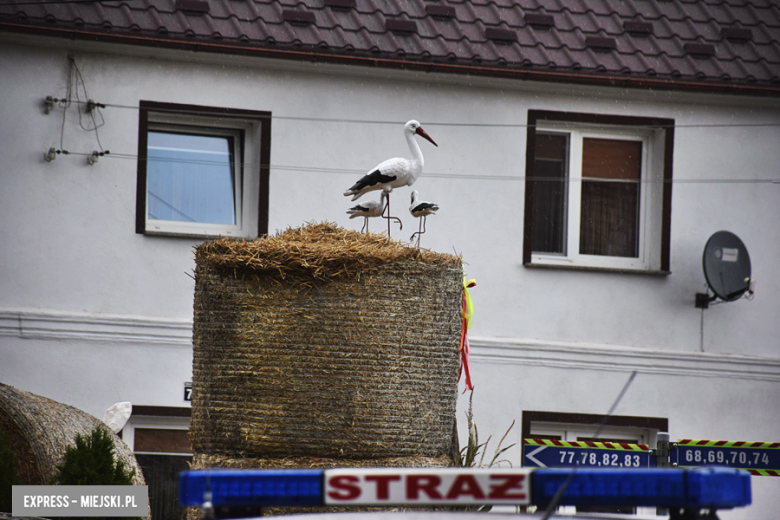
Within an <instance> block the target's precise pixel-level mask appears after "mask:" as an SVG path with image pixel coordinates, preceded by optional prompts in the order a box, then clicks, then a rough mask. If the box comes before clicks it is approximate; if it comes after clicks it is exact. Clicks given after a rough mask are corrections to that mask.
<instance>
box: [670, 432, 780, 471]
mask: <svg viewBox="0 0 780 520" xmlns="http://www.w3.org/2000/svg"><path fill="white" fill-rule="evenodd" d="M670 459H671V461H672V462H676V463H677V465H678V466H679V467H683V468H685V467H696V466H726V467H729V468H737V469H744V470H747V471H749V472H750V473H751V474H752V475H764V476H773V477H780V442H744V441H709V440H697V439H679V440H678V441H677V449H676V450H673V451H672V452H671V453H670Z"/></svg>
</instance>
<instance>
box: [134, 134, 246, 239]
mask: <svg viewBox="0 0 780 520" xmlns="http://www.w3.org/2000/svg"><path fill="white" fill-rule="evenodd" d="M232 149H233V138H232V137H230V136H203V135H186V134H174V133H167V132H151V131H150V132H149V137H148V147H147V158H148V159H147V166H146V176H147V181H146V182H147V190H148V197H147V207H148V215H149V218H150V219H155V220H176V221H184V222H204V223H211V224H231V225H232V224H235V223H236V207H235V189H234V187H235V172H234V169H233V158H232V153H231V151H232Z"/></svg>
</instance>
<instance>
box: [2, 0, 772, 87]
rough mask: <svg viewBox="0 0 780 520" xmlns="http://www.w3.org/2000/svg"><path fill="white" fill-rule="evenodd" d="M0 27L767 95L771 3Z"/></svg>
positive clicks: (551, 5)
mask: <svg viewBox="0 0 780 520" xmlns="http://www.w3.org/2000/svg"><path fill="white" fill-rule="evenodd" d="M0 30H4V31H26V32H33V33H37V34H47V35H55V36H63V37H70V38H80V37H82V38H86V39H90V40H95V39H103V40H106V41H121V42H123V43H135V44H139V45H144V44H147V45H156V46H164V45H170V46H171V47H186V46H188V45H194V44H197V45H198V48H199V49H200V50H202V51H209V50H212V51H214V52H241V53H244V54H256V55H263V56H291V55H290V54H289V53H288V51H295V54H294V55H292V56H296V57H301V58H305V57H306V56H317V57H318V58H319V59H324V60H331V61H336V62H338V61H344V60H347V61H348V62H349V63H359V60H360V59H362V58H367V59H369V60H371V61H370V62H369V61H367V62H366V63H371V64H376V63H386V64H389V65H393V66H398V65H401V64H405V65H406V66H417V65H419V66H420V67H426V70H443V71H450V72H461V71H462V72H466V73H469V74H474V73H484V74H497V75H512V74H514V75H517V76H519V77H529V78H531V77H536V78H539V79H556V78H557V79H561V78H562V79H563V80H566V81H585V82H591V83H592V82H594V81H597V80H598V78H603V81H605V82H614V80H615V78H622V79H621V81H627V82H629V83H625V84H634V83H630V82H632V81H635V82H637V83H636V84H637V85H638V86H659V87H664V88H704V89H706V88H708V86H712V87H713V88H720V87H721V86H722V85H724V84H728V85H730V86H739V85H742V86H748V85H752V86H756V87H760V88H763V89H764V91H761V92H759V93H767V92H769V93H778V92H780V5H778V2H777V1H776V0H667V1H662V0H627V1H619V0H594V1H585V0H544V1H543V0H305V1H301V0H134V1H133V2H122V1H117V2H103V3H101V2H89V3H86V2H84V3H49V4H43V3H37V4H33V3H27V2H24V3H20V4H18V5H14V4H13V3H11V2H4V3H2V4H0ZM228 43H229V45H226V44H228ZM212 44H213V45H212ZM217 44H219V45H217ZM285 53H286V54H285ZM377 59H380V61H379V62H377V61H376V60H377ZM381 60H384V61H381ZM431 67H434V69H432V68H431ZM436 67H439V68H438V69H435V68H436ZM448 67H454V68H448ZM551 71H555V73H554V74H550V72H551ZM687 84H690V85H688V86H686V85H687ZM691 85H692V86H691Z"/></svg>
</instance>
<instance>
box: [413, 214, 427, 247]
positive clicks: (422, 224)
mask: <svg viewBox="0 0 780 520" xmlns="http://www.w3.org/2000/svg"><path fill="white" fill-rule="evenodd" d="M427 219H428V217H427V216H425V215H423V216H422V217H420V226H419V227H418V229H417V233H412V237H411V238H410V239H409V240H410V241H411V240H414V235H417V248H418V249H419V248H420V235H422V234H423V233H425V221H426V220H427Z"/></svg>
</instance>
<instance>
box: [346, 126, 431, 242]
mask: <svg viewBox="0 0 780 520" xmlns="http://www.w3.org/2000/svg"><path fill="white" fill-rule="evenodd" d="M415 134H417V135H420V136H422V137H423V138H425V139H427V140H428V141H430V142H431V143H433V145H434V146H439V145H438V144H436V142H435V141H434V140H433V139H431V137H430V136H429V135H428V134H427V133H425V130H423V129H422V127H421V126H420V123H419V122H417V121H415V120H411V121H409V122H407V123H406V124H405V125H404V137H406V144H408V145H409V150H410V151H411V152H412V158H411V159H404V158H402V157H395V158H393V159H388V160H386V161H384V162H382V163H380V164H379V165H378V166H376V167H374V168H373V169H371V170H370V171H369V172H368V173H367V174H365V175H364V176H363V177H361V178H360V180H358V181H357V182H356V183H355V184H354V185H353V186H352V187H351V188H350V189H348V190H347V191H345V192H344V196H345V197H350V196H351V197H352V200H357V199H359V198H360V197H362V196H363V195H365V194H366V193H368V192H369V191H374V190H383V191H384V192H385V194H386V195H387V215H388V216H387V217H386V218H388V219H390V218H395V217H390V192H391V191H393V188H400V187H401V186H411V185H412V184H414V182H415V181H416V180H417V178H418V177H419V176H420V174H421V173H422V170H423V165H424V164H425V162H424V160H423V154H422V152H421V151H420V146H419V145H418V144H417V140H416V139H415V138H414V136H415ZM387 234H388V235H389V234H390V220H388V221H387Z"/></svg>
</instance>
